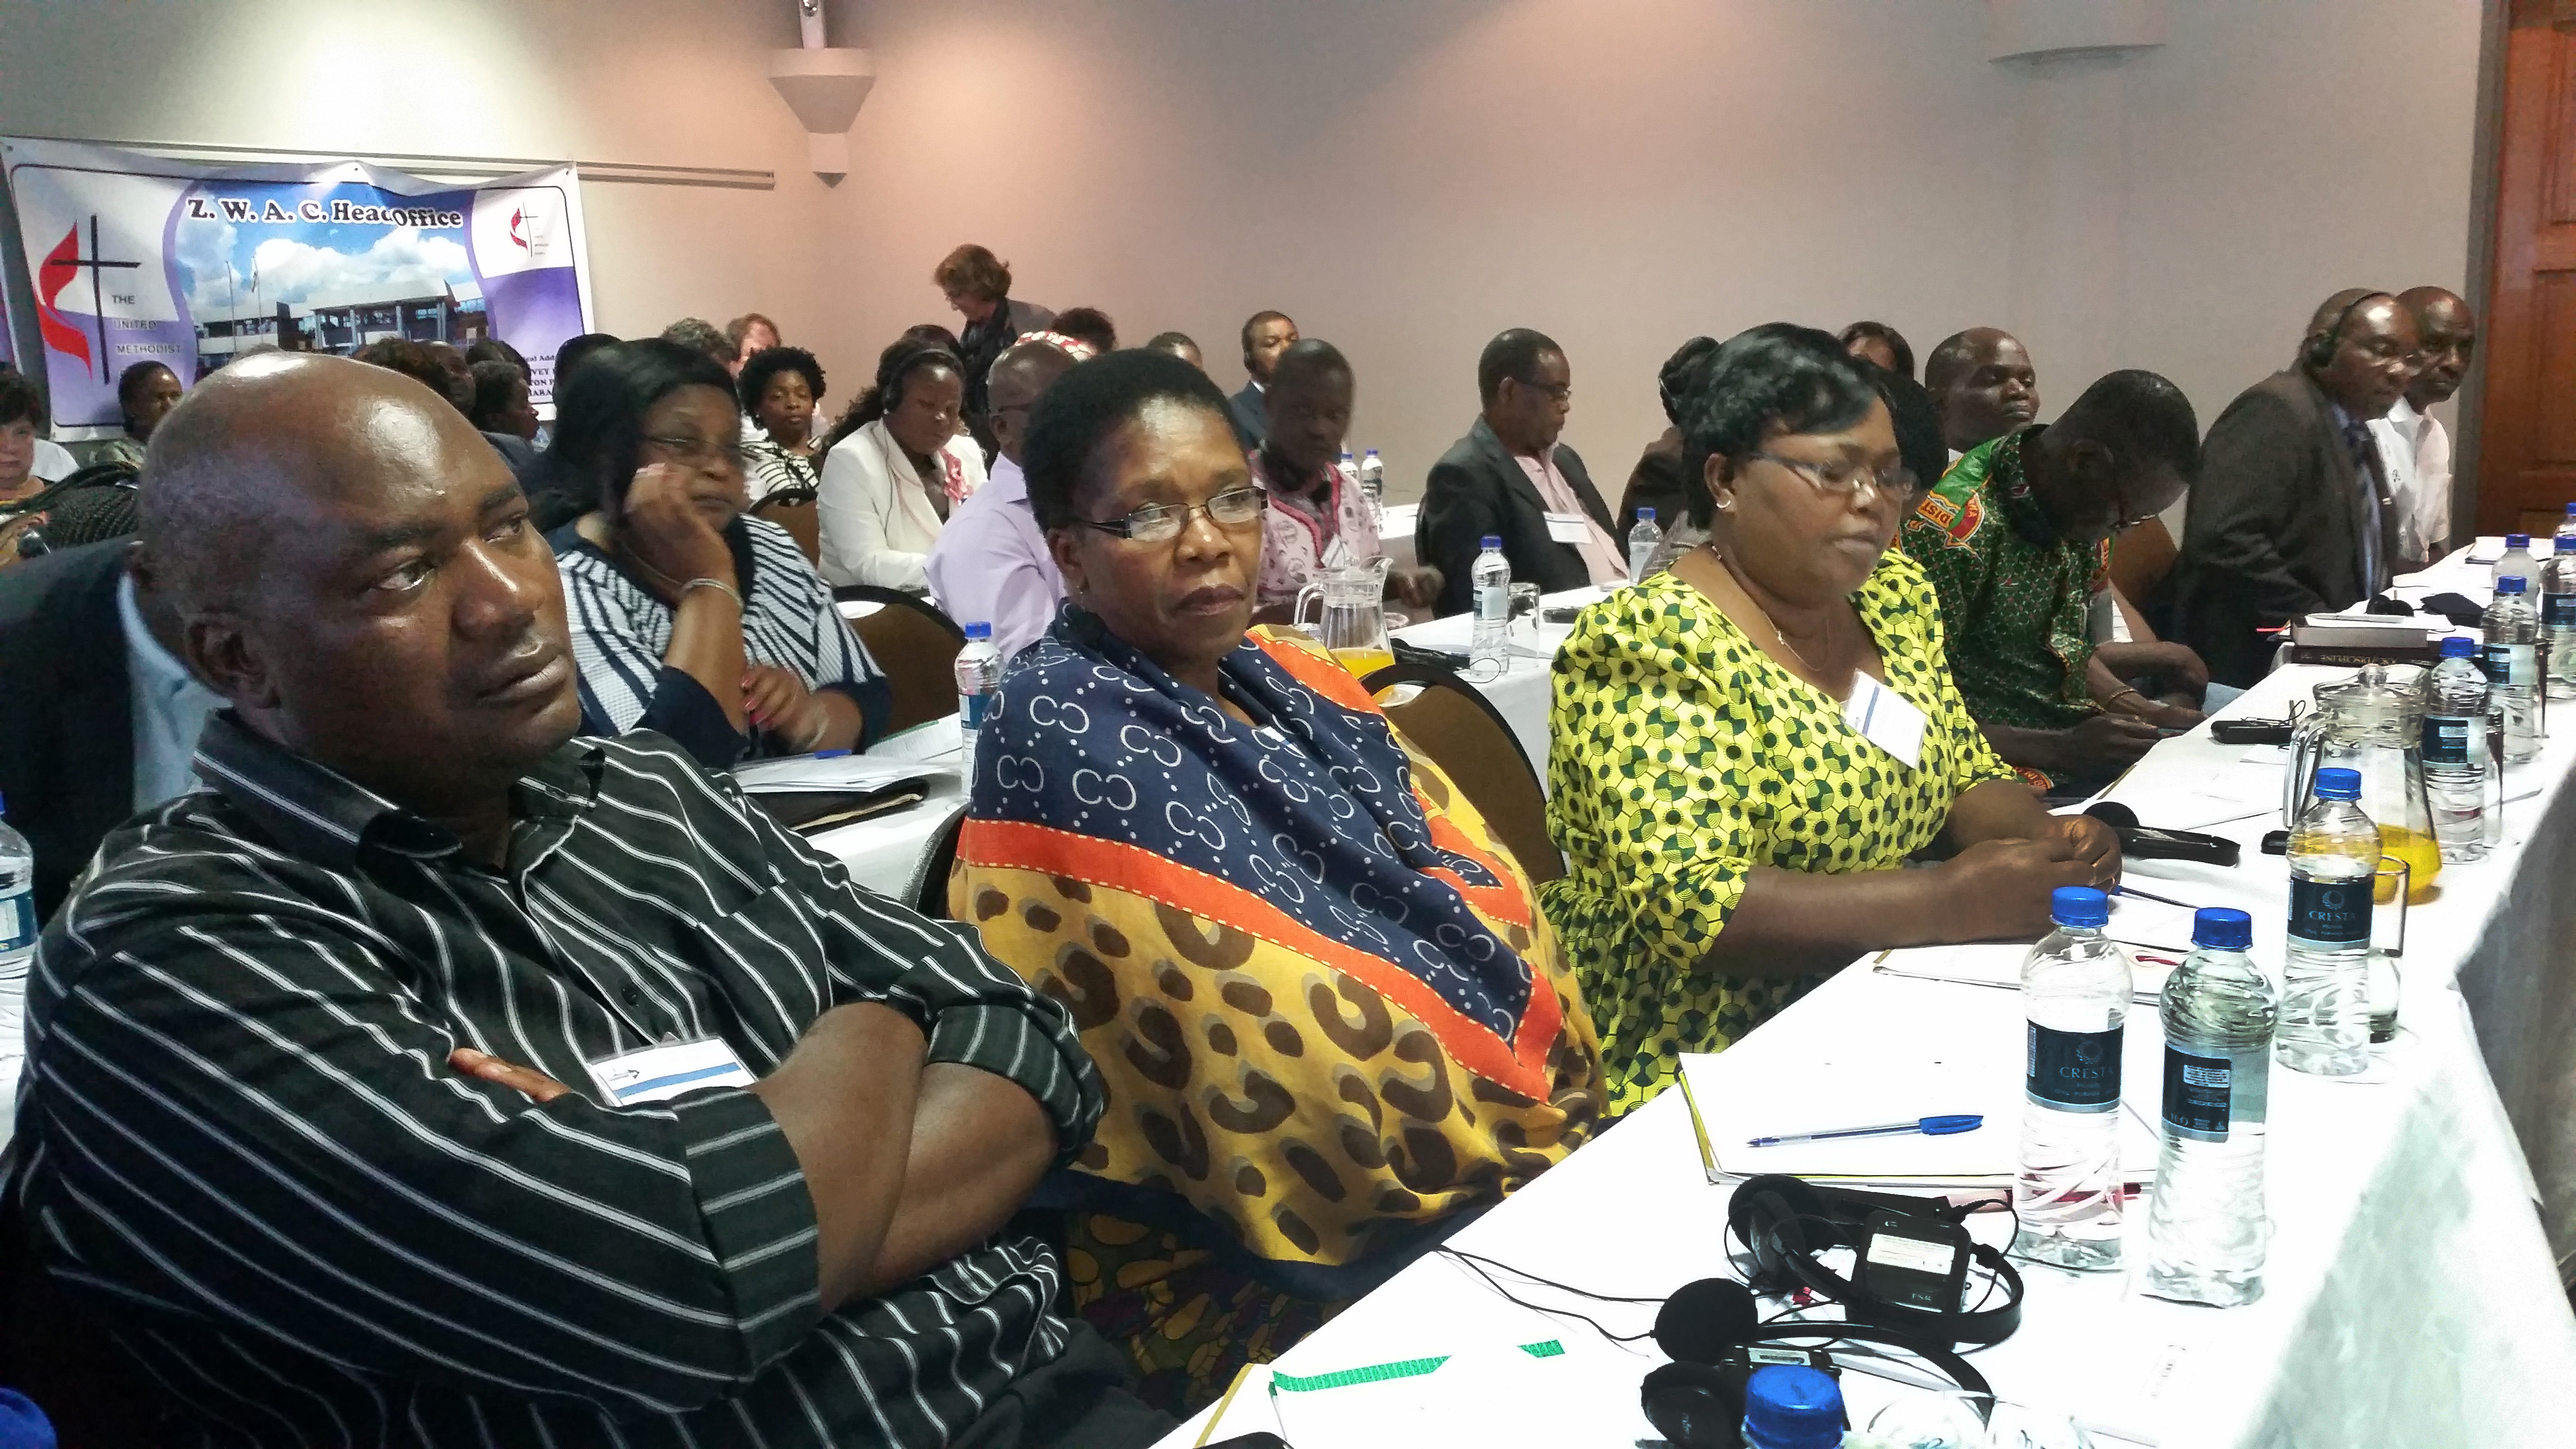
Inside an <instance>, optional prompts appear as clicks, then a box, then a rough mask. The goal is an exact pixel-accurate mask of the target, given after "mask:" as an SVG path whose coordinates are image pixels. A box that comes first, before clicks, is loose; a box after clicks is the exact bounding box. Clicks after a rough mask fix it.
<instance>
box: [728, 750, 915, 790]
mask: <svg viewBox="0 0 2576 1449" xmlns="http://www.w3.org/2000/svg"><path fill="white" fill-rule="evenodd" d="M937 773H939V767H938V766H935V765H925V764H923V763H922V762H920V761H918V760H886V759H877V758H874V757H871V756H868V755H852V754H831V755H790V756H788V757H787V758H785V759H782V760H754V761H752V762H750V763H749V764H745V765H737V766H735V767H734V772H733V778H734V783H735V784H737V785H740V786H741V787H742V788H743V790H744V792H745V793H747V794H752V795H820V794H839V795H864V794H867V793H869V792H871V791H875V790H883V789H885V788H887V787H888V786H890V785H900V784H902V783H904V782H905V781H908V780H919V779H921V778H922V777H924V776H926V775H935V774H937Z"/></svg>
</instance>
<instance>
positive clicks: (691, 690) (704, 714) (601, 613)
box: [546, 517, 894, 770]
mask: <svg viewBox="0 0 2576 1449" xmlns="http://www.w3.org/2000/svg"><path fill="white" fill-rule="evenodd" d="M724 537H725V543H726V544H727V545H728V546H729V547H730V548H731V549H732V551H733V569H734V578H735V579H736V581H737V582H738V585H739V587H740V589H741V592H742V654H743V660H744V662H746V663H749V664H774V665H777V666H778V667H779V668H781V669H784V670H786V671H787V672H788V673H790V674H793V675H795V676H796V677H797V679H798V680H800V681H802V682H803V683H804V685H805V687H806V688H807V689H809V690H823V689H828V690H833V691H836V692H838V693H841V694H845V695H848V696H849V697H850V698H851V699H852V700H853V701H854V702H856V703H857V705H858V706H859V713H860V717H861V721H862V722H861V726H860V731H859V742H858V748H860V749H866V748H867V747H868V746H869V745H870V744H872V743H874V742H875V741H876V739H877V737H878V736H879V735H882V734H883V733H885V722H886V719H887V716H888V715H889V713H890V712H891V711H892V710H893V708H894V691H893V688H892V687H891V686H890V685H889V684H888V683H887V682H886V677H885V671H884V670H882V669H880V668H878V667H877V662H876V660H875V659H873V658H871V657H870V656H869V654H868V651H867V646H865V645H863V644H861V643H860V642H859V640H858V636H857V635H855V634H852V633H851V632H850V625H849V621H848V620H845V619H843V618H842V617H841V611H840V609H839V608H838V607H836V606H835V605H834V604H833V602H832V586H831V585H829V584H827V583H824V582H823V576H822V575H821V574H818V573H816V572H814V566H813V565H812V564H810V563H808V562H806V561H805V553H804V550H802V549H799V548H798V547H797V546H796V540H795V539H793V538H791V537H789V536H788V533H787V530H786V529H783V528H781V527H779V526H778V525H777V524H774V523H771V522H769V521H768V520H766V519H760V518H750V517H737V518H736V519H734V521H733V522H732V523H730V524H728V525H726V526H725V531H724ZM546 541H547V543H548V544H550V545H552V546H553V548H554V551H555V568H556V570H557V571H558V572H560V573H561V574H562V575H563V589H564V613H565V616H566V618H567V619H569V620H570V622H571V624H572V657H573V664H574V666H575V667H577V668H578V669H579V670H580V671H581V727H582V729H583V731H584V732H586V733H589V734H594V735H622V734H625V733H626V732H628V731H629V730H639V729H645V730H660V731H662V732H663V733H664V734H667V735H669V736H670V737H671V738H672V739H674V740H676V741H678V742H679V743H680V745H681V746H682V747H683V748H685V749H687V750H688V752H689V753H690V754H691V755H694V756H696V757H697V760H698V763H699V764H702V765H704V766H706V767H707V768H708V769H710V770H721V769H724V768H725V767H726V766H728V765H731V764H733V763H734V762H736V761H738V760H740V759H742V758H743V757H744V756H745V755H746V754H748V755H753V756H760V755H777V754H787V753H792V752H793V750H794V747H795V746H796V745H797V744H799V743H801V742H800V741H795V740H780V739H778V738H777V737H775V736H773V735H771V734H770V733H769V732H768V731H767V730H764V729H760V728H758V727H757V726H755V727H754V728H753V731H752V733H751V735H750V736H749V737H747V738H746V737H745V736H743V735H741V734H738V733H736V732H735V730H734V727H733V722H732V721H731V720H728V719H726V718H725V713H724V706H722V705H720V704H718V703H717V702H716V699H715V696H713V695H711V694H709V693H707V690H706V686H705V685H702V684H700V683H699V682H698V681H697V680H696V679H695V678H694V677H692V676H690V675H688V674H685V673H682V672H681V671H680V670H677V669H674V668H672V667H671V666H670V665H668V664H665V663H663V662H662V656H663V655H664V654H666V653H668V652H669V651H670V648H671V622H672V609H671V606H670V605H668V604H666V603H663V602H662V600H661V598H660V597H659V596H658V595H656V594H654V593H653V591H652V590H650V589H647V588H645V587H644V586H643V585H642V584H641V583H639V582H637V581H636V580H635V578H634V576H633V575H631V574H629V573H628V572H627V571H626V569H625V567H624V566H623V565H621V564H619V563H618V562H617V561H616V560H615V559H613V558H611V557H609V556H608V555H607V554H606V553H603V552H601V551H600V549H599V547H598V546H597V545H596V544H593V543H591V542H590V541H589V540H588V539H585V538H583V537H582V536H581V533H580V530H579V528H578V527H577V526H576V525H574V524H570V523H567V524H565V525H564V526H563V527H561V528H558V529H556V530H555V531H554V532H553V533H552V534H549V535H548V536H547V539H546Z"/></svg>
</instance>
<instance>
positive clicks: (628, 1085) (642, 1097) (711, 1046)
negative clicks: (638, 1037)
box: [582, 1037, 759, 1107]
mask: <svg viewBox="0 0 2576 1449" xmlns="http://www.w3.org/2000/svg"><path fill="white" fill-rule="evenodd" d="M582 1065H584V1066H586V1067H588V1068H589V1069H590V1079H591V1080H592V1081H594V1082H596V1083H598V1084H599V1090H600V1091H601V1093H602V1094H604V1096H605V1098H606V1101H607V1105H609V1106H611V1107H634V1106H640V1105H642V1104H643V1103H646V1102H661V1101H667V1100H669V1099H670V1098H673V1097H676V1096H678V1095H680V1094H681V1093H682V1092H695V1091H698V1090H700V1089H701V1088H705V1087H748V1086H750V1085H751V1084H752V1083H753V1082H755V1081H757V1080H759V1079H758V1078H756V1077H754V1076H753V1075H752V1074H751V1069H750V1068H749V1067H746V1066H744V1065H743V1064H742V1058H740V1057H738V1056H735V1055H734V1054H733V1048H732V1047H729V1046H726V1045H725V1044H724V1043H723V1042H722V1041H720V1040H718V1039H716V1038H715V1037H703V1038H700V1039H699V1040H697V1041H670V1042H661V1043H659V1044H657V1045H654V1046H648V1047H644V1048H641V1049H639V1050H636V1051H631V1052H622V1053H620V1054H618V1055H616V1056H613V1057H602V1058H600V1059H599V1060H598V1061H595V1062H584V1063H583V1064H582Z"/></svg>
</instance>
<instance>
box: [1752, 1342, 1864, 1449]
mask: <svg viewBox="0 0 2576 1449" xmlns="http://www.w3.org/2000/svg"><path fill="white" fill-rule="evenodd" d="M1743 1434H1744V1449H1842V1442H1843V1386H1842V1385H1840V1384H1838V1383H1835V1382H1834V1379H1833V1375H1831V1374H1825V1373H1818V1372H1817V1371H1816V1370H1814V1369H1811V1368H1809V1367H1807V1366H1806V1365H1805V1364H1802V1363H1775V1364H1765V1365H1763V1366H1762V1367H1761V1368H1758V1369H1755V1370H1754V1371H1753V1376H1752V1377H1751V1378H1748V1379H1746V1380H1745V1381H1744V1428H1743Z"/></svg>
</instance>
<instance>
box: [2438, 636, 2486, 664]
mask: <svg viewBox="0 0 2576 1449" xmlns="http://www.w3.org/2000/svg"><path fill="white" fill-rule="evenodd" d="M2442 657H2443V658H2445V659H2475V658H2477V657H2478V641H2477V640H2475V639H2472V638H2470V637H2469V636H2468V635H2466V634H2454V635H2452V636H2451V637H2449V638H2447V639H2445V640H2443V641H2442Z"/></svg>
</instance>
